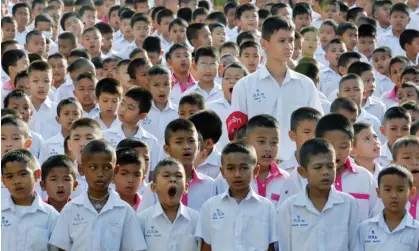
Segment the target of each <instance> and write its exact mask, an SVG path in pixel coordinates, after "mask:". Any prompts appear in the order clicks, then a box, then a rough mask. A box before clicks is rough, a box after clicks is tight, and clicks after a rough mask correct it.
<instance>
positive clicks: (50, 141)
mask: <svg viewBox="0 0 419 251" xmlns="http://www.w3.org/2000/svg"><path fill="white" fill-rule="evenodd" d="M56 143H62V144H64V137H63V135H62V134H61V132H60V133H58V134H57V135H55V136H52V137H51V138H49V139H47V140H45V141H44V144H56Z"/></svg>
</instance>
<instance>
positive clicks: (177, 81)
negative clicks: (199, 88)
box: [172, 73, 196, 93]
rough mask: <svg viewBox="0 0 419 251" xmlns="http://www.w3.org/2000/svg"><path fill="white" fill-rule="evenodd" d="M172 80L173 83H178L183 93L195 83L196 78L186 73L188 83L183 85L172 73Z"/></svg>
mask: <svg viewBox="0 0 419 251" xmlns="http://www.w3.org/2000/svg"><path fill="white" fill-rule="evenodd" d="M172 81H173V83H174V84H178V85H179V88H180V91H181V92H182V93H183V92H185V91H186V90H187V89H188V88H189V87H191V86H193V85H194V84H195V83H196V80H195V79H194V78H193V76H192V74H190V73H188V83H186V85H184V84H183V83H181V82H180V81H179V80H178V79H177V78H176V76H175V73H173V74H172Z"/></svg>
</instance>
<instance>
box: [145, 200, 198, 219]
mask: <svg viewBox="0 0 419 251" xmlns="http://www.w3.org/2000/svg"><path fill="white" fill-rule="evenodd" d="M178 210H180V212H178V214H180V215H182V216H183V217H184V218H186V219H188V220H189V221H193V222H197V221H198V218H199V212H198V211H196V210H194V209H192V208H190V207H187V206H185V205H183V204H182V203H180V206H179V209H178ZM163 214H164V211H163V208H162V206H161V204H160V203H159V202H157V203H156V204H154V205H153V206H152V207H149V208H147V209H145V210H144V211H142V212H140V213H138V218H139V219H140V220H143V221H145V220H147V219H149V220H151V221H153V219H154V218H156V217H158V216H160V215H163Z"/></svg>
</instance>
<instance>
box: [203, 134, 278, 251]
mask: <svg viewBox="0 0 419 251" xmlns="http://www.w3.org/2000/svg"><path fill="white" fill-rule="evenodd" d="M221 161H222V167H221V168H220V170H221V173H222V174H223V177H224V178H225V179H226V180H227V183H228V184H229V189H228V190H227V191H226V192H224V193H222V194H220V195H217V196H215V197H212V198H210V199H209V200H208V201H207V202H205V204H204V205H203V206H202V208H201V215H200V218H199V222H198V225H197V230H196V236H197V237H200V238H202V248H201V250H205V251H207V250H217V251H224V250H226V251H227V250H269V251H271V250H274V243H275V242H276V241H277V233H276V226H275V223H276V212H275V209H274V207H273V205H272V203H270V201H269V200H268V199H267V198H263V197H262V196H259V195H257V194H256V193H255V191H253V189H252V188H251V182H252V177H253V175H254V174H255V173H256V172H257V169H258V167H257V165H256V162H257V156H256V151H255V149H254V148H253V147H252V146H251V145H249V144H247V143H244V142H241V141H237V142H236V141H234V142H230V143H229V144H227V146H226V147H225V148H224V149H223V153H222V157H221Z"/></svg>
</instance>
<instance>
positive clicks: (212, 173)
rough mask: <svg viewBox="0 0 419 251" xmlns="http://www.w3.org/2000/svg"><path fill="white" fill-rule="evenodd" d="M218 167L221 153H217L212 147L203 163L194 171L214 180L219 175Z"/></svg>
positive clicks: (215, 148)
mask: <svg viewBox="0 0 419 251" xmlns="http://www.w3.org/2000/svg"><path fill="white" fill-rule="evenodd" d="M220 167H221V153H220V151H218V149H217V147H214V148H213V149H212V152H211V153H210V155H208V157H207V158H206V159H205V161H204V162H202V163H201V165H199V166H198V167H197V168H196V171H197V172H199V173H202V174H205V175H207V176H209V177H211V178H213V179H215V178H217V176H218V175H219V174H220Z"/></svg>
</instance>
